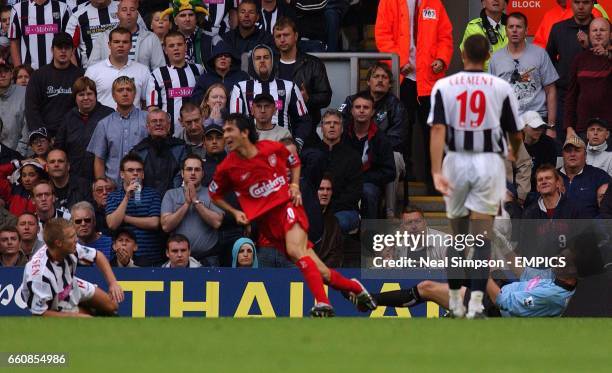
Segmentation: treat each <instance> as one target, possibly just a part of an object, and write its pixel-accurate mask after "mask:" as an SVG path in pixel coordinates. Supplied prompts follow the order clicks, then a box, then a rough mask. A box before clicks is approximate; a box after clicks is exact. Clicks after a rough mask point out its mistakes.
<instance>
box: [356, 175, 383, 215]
mask: <svg viewBox="0 0 612 373" xmlns="http://www.w3.org/2000/svg"><path fill="white" fill-rule="evenodd" d="M380 194H381V190H380V187H379V186H378V185H376V184H372V183H363V194H362V195H361V216H363V218H364V219H376V218H378V205H379V203H380Z"/></svg>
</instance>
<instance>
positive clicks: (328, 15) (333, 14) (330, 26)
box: [324, 0, 348, 52]
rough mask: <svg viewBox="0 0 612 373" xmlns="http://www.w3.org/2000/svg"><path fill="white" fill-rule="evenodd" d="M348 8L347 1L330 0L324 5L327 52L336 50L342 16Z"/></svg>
mask: <svg viewBox="0 0 612 373" xmlns="http://www.w3.org/2000/svg"><path fill="white" fill-rule="evenodd" d="M347 10H348V1H346V0H330V1H329V2H328V3H327V6H326V7H325V12H324V14H325V22H326V23H327V52H338V51H340V48H339V47H338V39H339V36H340V28H341V25H342V18H344V14H345V13H346V11H347Z"/></svg>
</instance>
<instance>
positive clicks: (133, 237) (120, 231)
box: [113, 227, 138, 242]
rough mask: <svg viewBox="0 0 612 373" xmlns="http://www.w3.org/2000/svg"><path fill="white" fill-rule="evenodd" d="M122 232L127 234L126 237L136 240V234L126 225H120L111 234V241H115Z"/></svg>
mask: <svg viewBox="0 0 612 373" xmlns="http://www.w3.org/2000/svg"><path fill="white" fill-rule="evenodd" d="M122 234H125V235H127V236H128V237H130V238H131V239H132V240H134V241H136V242H138V241H137V240H136V235H135V234H134V232H133V231H132V230H131V229H129V228H126V227H120V228H117V230H116V231H115V234H113V242H115V241H117V238H119V236H121V235H122Z"/></svg>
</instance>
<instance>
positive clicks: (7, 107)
mask: <svg viewBox="0 0 612 373" xmlns="http://www.w3.org/2000/svg"><path fill="white" fill-rule="evenodd" d="M25 92H26V89H25V87H22V86H18V85H15V84H12V85H11V86H10V87H9V88H8V90H7V91H6V92H4V93H3V94H0V117H2V122H3V123H4V127H3V128H2V133H1V134H0V142H1V143H3V144H5V145H6V146H8V147H9V148H11V149H13V150H16V151H18V152H19V153H21V154H22V155H23V156H26V153H27V150H28V135H29V132H28V127H27V126H26V120H25Z"/></svg>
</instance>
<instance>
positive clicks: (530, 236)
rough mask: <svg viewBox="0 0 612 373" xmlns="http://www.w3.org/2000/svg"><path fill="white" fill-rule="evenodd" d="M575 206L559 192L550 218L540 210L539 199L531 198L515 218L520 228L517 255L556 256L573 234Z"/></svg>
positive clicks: (577, 215) (576, 216)
mask: <svg viewBox="0 0 612 373" xmlns="http://www.w3.org/2000/svg"><path fill="white" fill-rule="evenodd" d="M577 207H578V206H577V205H576V203H575V202H574V201H571V200H570V199H568V197H567V195H565V194H564V195H561V199H560V200H559V203H558V204H557V207H556V208H555V211H554V213H553V216H552V218H549V217H548V215H547V214H546V211H545V210H544V209H543V202H541V199H540V198H539V199H538V200H536V201H534V202H533V203H532V204H531V205H529V206H528V207H527V208H526V209H525V211H524V212H523V218H522V219H521V220H517V222H519V224H520V227H521V233H520V241H519V246H518V250H519V253H517V254H519V255H522V256H526V257H537V256H549V257H550V256H555V255H558V254H559V252H561V250H563V249H564V248H565V246H566V245H567V244H568V241H569V240H570V238H571V237H572V236H573V234H574V233H573V229H574V224H575V223H576V222H575V221H574V222H573V221H572V220H576V219H578V218H580V217H581V216H580V213H579V210H578V208H577Z"/></svg>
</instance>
